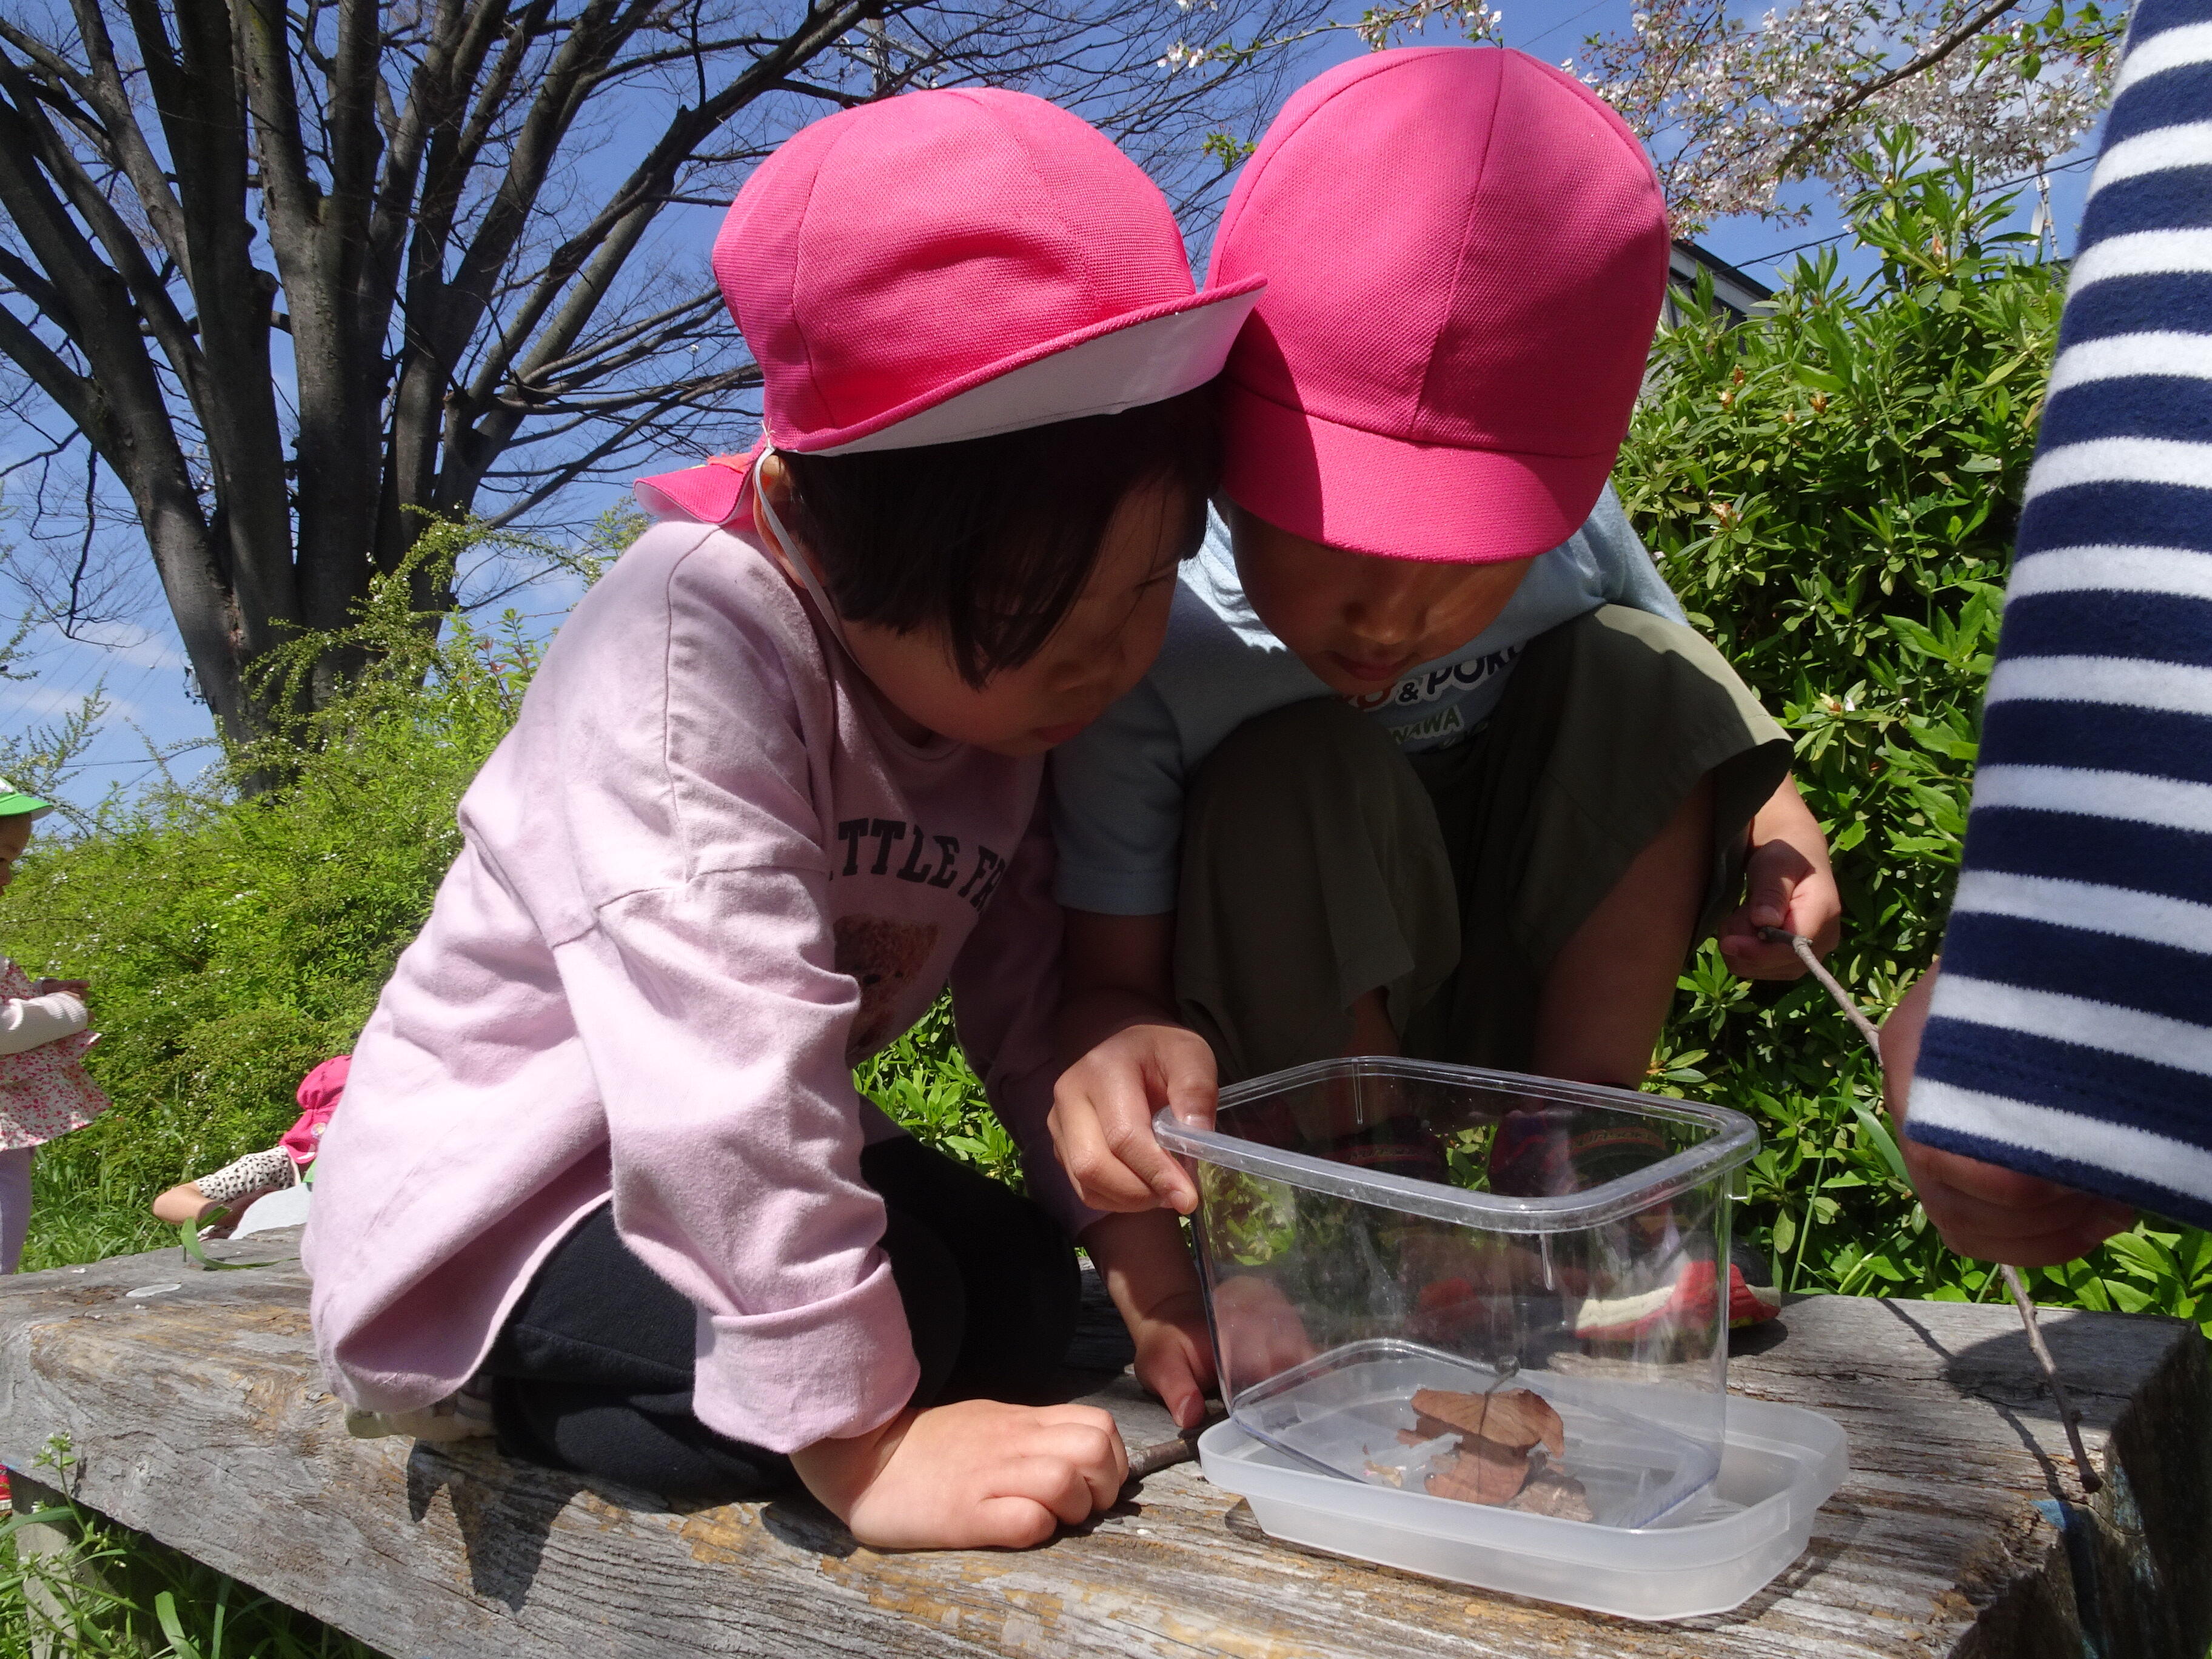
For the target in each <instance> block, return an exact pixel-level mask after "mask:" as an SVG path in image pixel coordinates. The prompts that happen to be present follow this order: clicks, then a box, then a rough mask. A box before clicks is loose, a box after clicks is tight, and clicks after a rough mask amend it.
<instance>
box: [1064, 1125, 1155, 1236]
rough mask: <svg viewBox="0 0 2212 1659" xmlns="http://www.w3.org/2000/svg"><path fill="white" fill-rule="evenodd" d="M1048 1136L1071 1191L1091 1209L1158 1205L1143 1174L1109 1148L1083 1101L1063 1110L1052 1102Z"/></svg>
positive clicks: (1128, 1208) (1112, 1209)
mask: <svg viewBox="0 0 2212 1659" xmlns="http://www.w3.org/2000/svg"><path fill="white" fill-rule="evenodd" d="M1052 1139H1053V1147H1054V1151H1056V1152H1058V1153H1059V1154H1060V1164H1061V1167H1063V1168H1064V1169H1066V1171H1067V1178H1068V1180H1069V1181H1071V1182H1073V1183H1074V1186H1075V1195H1076V1196H1077V1197H1078V1198H1079V1199H1081V1200H1083V1201H1084V1202H1085V1204H1088V1205H1089V1206H1091V1208H1092V1209H1094V1210H1108V1211H1114V1212H1123V1213H1127V1212H1130V1211H1134V1210H1157V1209H1158V1208H1159V1206H1160V1200H1159V1197H1158V1194H1156V1193H1154V1192H1153V1191H1152V1188H1151V1187H1150V1186H1149V1185H1148V1184H1147V1183H1146V1181H1145V1179H1144V1177H1143V1176H1140V1175H1139V1174H1138V1173H1137V1172H1136V1171H1135V1170H1132V1169H1130V1168H1129V1167H1128V1166H1127V1164H1123V1163H1122V1162H1121V1160H1120V1159H1119V1158H1116V1157H1115V1155H1114V1153H1113V1152H1112V1151H1111V1150H1109V1147H1108V1146H1107V1144H1106V1133H1105V1130H1104V1129H1103V1127H1102V1126H1101V1125H1100V1123H1099V1121H1098V1115H1097V1113H1096V1112H1094V1111H1091V1110H1090V1109H1088V1107H1087V1103H1086V1105H1085V1109H1081V1110H1072V1111H1067V1112H1062V1110H1061V1109H1060V1107H1059V1106H1058V1105H1055V1106H1054V1108H1053V1109H1052Z"/></svg>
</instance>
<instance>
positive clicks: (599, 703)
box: [304, 522, 1096, 1451]
mask: <svg viewBox="0 0 2212 1659" xmlns="http://www.w3.org/2000/svg"><path fill="white" fill-rule="evenodd" d="M835 650H836V648H835V647H832V646H829V645H828V644H827V643H826V642H825V638H824V636H823V635H822V634H820V633H819V632H818V631H817V628H816V627H815V625H814V624H813V623H812V622H811V619H810V617H809V616H808V614H807V612H806V611H805V610H804V609H803V608H802V606H801V605H800V603H799V599H798V597H797V595H796V594H795V593H794V592H793V589H792V587H791V586H790V584H789V583H788V582H787V580H785V579H784V577H783V576H782V575H781V573H779V572H778V571H777V570H776V569H775V567H774V566H773V565H771V564H770V563H769V560H768V558H767V556H765V555H764V554H763V553H762V552H761V551H760V550H759V549H758V548H757V546H756V545H755V544H753V543H752V542H751V541H750V539H748V538H747V535H746V533H743V532H742V527H740V533H733V532H732V529H728V528H725V529H715V528H713V527H710V526H705V525H700V524H690V523H682V522H671V523H663V524H660V525H658V526H655V527H654V528H653V529H652V530H650V531H648V532H647V533H646V534H645V535H644V536H643V537H642V538H640V539H639V540H638V542H637V543H636V544H635V545H634V546H633V547H631V548H630V550H629V551H628V552H627V553H625V554H624V555H623V556H622V558H621V559H620V560H619V561H618V562H617V564H616V565H615V568H613V569H612V570H611V571H610V572H609V573H608V574H607V575H606V576H605V578H604V579H602V580H601V581H600V582H599V585H598V586H596V587H595V588H593V589H592V592H590V593H589V594H587V595H586V597H585V599H583V601H582V603H581V604H580V605H578V606H577V607H576V610H575V613H574V615H573V616H572V617H569V619H568V622H567V623H566V624H565V625H564V626H563V627H562V629H561V632H560V635H559V637H558V638H557V639H556V641H555V642H554V644H553V646H552V648H551V649H550V652H549V653H548V654H547V656H546V659H545V661H544V665H542V667H541V668H540V669H539V671H538V676H537V678H536V679H535V680H534V681H533V683H532V685H531V687H530V690H529V694H528V696H526V697H525V698H524V700H523V705H522V712H521V715H520V719H519V720H517V722H516V724H515V727H514V730H513V732H511V733H510V734H509V735H508V736H507V739H506V740H505V741H504V742H502V743H501V744H500V746H499V748H498V749H497V750H495V752H494V754H493V755H492V757H491V759H490V760H489V762H488V763H486V764H485V766H484V769H483V772H482V773H481V774H480V775H478V776H477V781H476V782H475V783H474V784H473V785H471V787H470V789H469V791H468V793H467V794H466V795H465V797H463V799H462V801H461V805H460V823H461V828H462V830H463V834H464V837H465V846H464V848H463V850H462V852H461V854H460V857H459V860H457V861H456V862H455V864H454V866H453V870H452V871H451V872H450V873H448V875H447V878H446V880H445V883H444V884H443V885H442V886H441V888H440V889H439V892H438V898H437V902H436V905H435V908H433V910H432V911H431V915H430V919H429V921H428V924H427V925H426V926H425V927H424V928H423V930H422V936H421V937H420V938H419V939H416V942H415V943H414V944H413V945H410V947H409V948H408V950H407V951H406V953H405V954H404V956H403V957H401V958H400V960H399V964H398V969H396V970H395V972H394V973H393V975H392V981H391V983H390V984H389V985H387V986H386V987H385V989H384V994H383V996H382V998H381V1000H380V1001H379V1003H378V1005H377V1008H376V1012H375V1013H374V1016H373V1017H372V1018H371V1019H370V1020H369V1023H368V1029H367V1030H365V1031H364V1032H363V1033H362V1037H361V1041H360V1042H359V1043H358V1044H357V1045H356V1048H355V1049H354V1055H353V1066H352V1070H351V1073H350V1075H349V1078H348V1079H347V1083H346V1090H345V1104H344V1109H343V1110H342V1111H340V1112H338V1113H337V1115H336V1116H335V1117H334V1118H333V1119H332V1120H331V1126H330V1128H329V1132H328V1133H327V1135H326V1136H325V1139H324V1141H323V1146H322V1157H321V1159H320V1161H319V1164H318V1167H317V1173H316V1186H315V1200H314V1204H313V1210H312V1212H311V1217H312V1218H311V1219H310V1221H309V1223H308V1226H307V1242H306V1245H305V1250H304V1254H305V1258H306V1261H307V1267H308V1271H309V1272H310V1273H312V1274H313V1278H314V1298H313V1310H314V1328H315V1340H316V1345H317V1348H318V1351H319V1353H320V1355H321V1358H322V1361H323V1364H324V1368H325V1370H326V1371H327V1373H328V1374H329V1376H330V1378H331V1384H332V1386H333V1387H334V1388H335V1389H336V1390H337V1393H338V1394H339V1395H341V1396H342V1397H343V1398H344V1399H345V1400H347V1401H350V1402H352V1403H354V1404H356V1405H358V1406H362V1407H367V1408H368V1409H371V1410H377V1411H404V1410H410V1409H414V1408H416V1407H422V1406H425V1405H428V1404H429V1403H430V1402H432V1401H435V1400H438V1399H440V1398H441V1397H443V1396H444V1395H447V1394H450V1393H452V1392H453V1390H454V1389H457V1388H459V1386H460V1384H461V1383H463V1382H465V1380H466V1379H467V1378H468V1377H469V1376H471V1374H472V1373H473V1372H474V1371H475V1370H476V1369H477V1366H478V1365H479V1364H481V1363H482V1362H483V1358H484V1355H485V1353H486V1352H487V1350H488V1349H489V1347H490V1346H491V1343H492V1340H493V1338H494V1337H495V1335H496V1334H497V1333H498V1331H499V1328H500V1326H501V1322H503V1320H504V1319H505V1317H506V1316H507V1310H508V1309H509V1308H510V1307H511V1306H512V1305H513V1302H514V1300H515V1298H516V1297H518V1296H519V1295H520V1292H521V1291H522V1289H523V1287H524V1285H526V1283H527V1282H528V1280H529V1279H530V1277H531V1274H532V1273H533V1272H534V1271H535V1270H536V1268H537V1267H538V1264H539V1263H540V1262H541V1261H543V1260H544V1257H545V1255H546V1254H547V1253H548V1252H549V1251H550V1249H552V1247H553V1246H554V1245H555V1244H556V1243H557V1242H558V1241H559V1240H560V1239H561V1237H562V1236H563V1235H564V1234H565V1233H566V1232H567V1231H568V1229H569V1228H571V1227H572V1226H574V1225H575V1224H576V1223H577V1222H578V1221H580V1219H581V1218H583V1217H584V1216H585V1215H586V1213H588V1212H590V1211H591V1210H592V1209H593V1208H594V1207H596V1206H598V1205H599V1204H600V1203H602V1202H603V1201H605V1199H606V1198H607V1196H608V1194H610V1193H611V1194H613V1197H614V1215H615V1223H616V1225H617V1228H618V1230H619V1231H620V1232H621V1234H622V1237H623V1240H624V1241H625V1242H626V1243H628V1244H629V1247H630V1248H631V1249H634V1250H635V1251H636V1252H637V1254H638V1255H640V1256H641V1257H642V1258H643V1259H644V1260H645V1261H647V1263H648V1264H649V1265H650V1266H651V1267H653V1269H654V1270H655V1271H656V1272H657V1273H659V1274H661V1276H662V1277H663V1278H665V1279H667V1280H668V1281H669V1283H671V1285H675V1286H676V1287H677V1288H678V1289H679V1290H681V1291H683V1292H684V1294H685V1295H686V1296H688V1297H690V1299H691V1300H692V1302H693V1303H695V1304H696V1305H697V1309H698V1350H697V1352H698V1371H697V1379H696V1386H695V1391H694V1396H693V1404H694V1408H695V1409H696V1412H697V1413H698V1415H699V1417H700V1419H702V1421H703V1422H705V1423H706V1424H708V1425H709V1426H710V1427H712V1428H714V1429H717V1430H720V1431H721V1432H722V1433H724V1434H727V1435H731V1436H733V1437H737V1438H738V1439H741V1440H746V1441H750V1442H752V1443H755V1444H757V1445H761V1446H766V1447H769V1448H771V1449H775V1450H779V1451H787V1450H790V1449H793V1448H794V1447H799V1446H803V1445H806V1444H808V1443H811V1442H813V1441H815V1440H818V1439H821V1438H823V1437H826V1436H847V1435H854V1434H859V1433H862V1432H865V1431H867V1430H869V1429H872V1428H873V1427H875V1426H877V1425H879V1424H881V1423H883V1422H884V1421H885V1420H886V1419H889V1418H890V1417H891V1416H893V1415H894V1414H896V1413H897V1412H898V1411H899V1410H900V1409H901V1408H902V1407H904V1406H905V1404H906V1402H907V1400H908V1396H909V1395H911V1394H912V1392H913V1390H914V1387H915V1382H916V1380H917V1377H918V1376H919V1371H918V1369H917V1367H916V1365H915V1358H914V1351H913V1346H912V1343H911V1341H910V1340H909V1339H908V1333H907V1327H906V1319H905V1314H904V1311H903V1310H902V1307H901V1304H900V1302H899V1297H898V1292H897V1291H896V1287H895V1286H894V1285H893V1284H892V1281H891V1274H890V1266H889V1263H888V1262H887V1261H886V1260H885V1258H884V1254H883V1251H882V1250H881V1249H879V1248H878V1245H879V1241H880V1240H881V1238H882V1237H883V1231H884V1207H883V1204H882V1201H881V1200H879V1199H878V1197H877V1196H876V1194H875V1193H874V1192H873V1190H872V1189H871V1188H869V1187H868V1186H866V1184H865V1183H864V1182H862V1180H861V1178H860V1149H861V1147H862V1146H864V1145H866V1144H870V1143H872V1142H874V1141H878V1140H882V1139H888V1138H890V1136H893V1135H896V1134H897V1133H900V1131H899V1130H898V1129H897V1128H896V1127H895V1126H894V1125H892V1124H891V1123H890V1121H888V1120H887V1119H885V1118H884V1116H883V1115H881V1114H880V1113H878V1111H877V1110H876V1109H874V1108H873V1107H872V1106H871V1105H869V1104H868V1103H866V1101H864V1100H862V1099H861V1098H860V1096H859V1095H858V1094H856V1093H855V1092H854V1088H853V1085H852V1079H851V1076H850V1072H849V1068H850V1067H851V1066H852V1065H853V1063H854V1061H856V1060H860V1059H862V1058H864V1057H865V1056H866V1055H868V1054H872V1053H874V1052H875V1051H876V1050H877V1049H878V1048H882V1047H883V1046H884V1044H885V1043H887V1042H890V1040H891V1039H893V1038H894V1037H896V1036H898V1035H899V1034H900V1033H901V1032H902V1031H903V1030H905V1029H906V1028H907V1027H908V1025H909V1024H912V1023H913V1022H914V1021H915V1019H917V1018H920V1016H921V1014H922V1013H923V1012H925V1011H926V1010H927V1008H928V1006H929V1004H930V1002H931V1000H933V998H934V997H935V996H936V995H937V994H938V992H939V989H940V988H941V987H943V986H944V985H945V983H946V981H947V980H948V978H949V979H950V981H951V986H952V992H953V1000H954V1009H955V1013H956V1015H957V1020H958V1024H959V1030H960V1034H961V1039H962V1041H963V1043H964V1044H965V1045H966V1047H967V1049H968V1053H969V1057H970V1059H971V1060H973V1061H974V1063H975V1067H976V1070H977V1072H978V1073H980V1074H981V1077H982V1079H983V1080H984V1083H985V1085H987V1088H988V1090H989V1091H990V1097H991V1100H992V1103H993V1104H994V1107H995V1108H996V1109H997V1110H998V1112H999V1113H1000V1116H1001V1117H1003V1118H1004V1119H1005V1121H1006V1125H1007V1127H1008V1128H1009V1129H1010V1130H1011V1131H1012V1133H1013V1134H1014V1136H1015V1138H1016V1139H1017V1140H1018V1143H1019V1144H1020V1146H1021V1147H1022V1149H1023V1152H1024V1156H1025V1159H1026V1167H1027V1170H1028V1175H1029V1180H1030V1191H1031V1192H1032V1193H1033V1194H1036V1195H1037V1196H1038V1197H1039V1198H1040V1199H1041V1200H1042V1201H1043V1202H1044V1203H1045V1204H1046V1205H1047V1206H1048V1208H1049V1209H1050V1210H1051V1211H1052V1212H1053V1213H1054V1215H1056V1216H1057V1217H1058V1218H1060V1221H1061V1222H1062V1223H1063V1225H1066V1227H1067V1228H1068V1229H1069V1231H1071V1232H1073V1231H1079V1230H1080V1229H1081V1228H1082V1227H1084V1226H1085V1225H1089V1223H1090V1222H1091V1220H1093V1219H1095V1218H1096V1216H1095V1212H1091V1211H1089V1210H1086V1209H1085V1208H1083V1207H1082V1206H1081V1205H1080V1204H1079V1202H1078V1201H1077V1200H1076V1199H1075V1198H1074V1196H1073V1192H1072V1191H1071V1190H1070V1188H1069V1187H1068V1185H1067V1182H1066V1177H1065V1176H1063V1175H1062V1174H1061V1172H1060V1168H1059V1165H1058V1164H1057V1163H1056V1161H1055V1160H1054V1158H1053V1156H1052V1152H1051V1148H1050V1143H1049V1139H1048V1136H1047V1134H1046V1132H1045V1127H1044V1118H1045V1113H1046V1111H1047V1109H1048V1107H1049V1105H1050V1103H1051V1092H1052V1084H1053V1080H1054V1074H1055V1071H1056V1067H1055V1066H1054V1063H1053V1055H1052V1049H1051V1045H1050V1036H1049V1030H1048V1021H1049V1018H1050V1014H1051V1011H1052V1008H1053V1006H1054V1001H1055V1000H1056V997H1057V992H1058V969H1057V963H1058V957H1059V948H1060V916H1059V912H1058V910H1057V909H1056V908H1054V906H1053V904H1052V902H1051V901H1050V897H1049V894H1050V888H1051V856H1050V847H1051V842H1050V837H1049V836H1048V834H1047V833H1046V832H1045V831H1044V829H1043V828H1042V823H1041V817H1040V815H1039V813H1038V811H1037V793H1038V787H1039V780H1040V777H1041V775H1042V765H1041V763H1040V762H1038V761H1036V760H1034V759H1030V760H1009V759H1006V758H1003V757H999V756H995V755H992V754H989V753H987V752H986V751H985V750H980V749H975V748H972V747H969V746H968V745H966V744H956V743H951V742H945V741H943V740H938V741H933V742H932V743H930V744H926V745H921V746H916V745H915V744H909V743H908V742H906V741H904V740H903V739H902V738H900V737H899V736H898V735H897V734H896V733H895V732H893V731H892V730H891V729H890V726H889V725H888V723H887V722H886V721H885V720H884V717H883V715H882V714H881V712H880V711H879V709H878V706H877V704H876V702H874V700H873V696H872V693H871V692H870V691H869V690H867V689H866V686H865V685H862V684H855V683H854V678H852V675H853V671H852V670H851V668H850V666H849V665H848V664H847V663H846V662H845V660H844V659H843V658H842V656H840V655H836V654H835ZM404 783H405V781H404V779H395V780H394V781H393V784H394V787H404Z"/></svg>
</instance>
